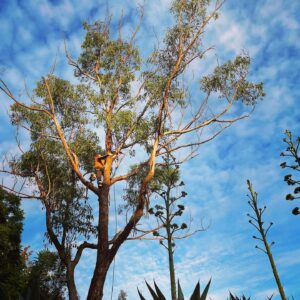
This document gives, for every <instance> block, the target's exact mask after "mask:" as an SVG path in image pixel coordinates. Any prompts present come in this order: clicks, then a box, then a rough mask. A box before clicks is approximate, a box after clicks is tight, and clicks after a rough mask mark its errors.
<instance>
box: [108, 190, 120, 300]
mask: <svg viewBox="0 0 300 300" xmlns="http://www.w3.org/2000/svg"><path fill="white" fill-rule="evenodd" d="M113 192H114V209H115V234H117V232H118V219H117V204H116V187H115V185H114V186H113ZM115 267H116V256H115V257H114V262H113V273H112V283H111V293H110V300H112V299H113V294H114V284H115Z"/></svg>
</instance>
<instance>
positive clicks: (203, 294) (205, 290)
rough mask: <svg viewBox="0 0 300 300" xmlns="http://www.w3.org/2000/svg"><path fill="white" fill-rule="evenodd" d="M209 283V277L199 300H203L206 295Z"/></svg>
mask: <svg viewBox="0 0 300 300" xmlns="http://www.w3.org/2000/svg"><path fill="white" fill-rule="evenodd" d="M210 283H211V279H210V280H209V282H208V283H207V285H206V287H205V289H204V291H203V293H202V295H201V297H200V300H205V299H206V297H207V293H208V290H209V286H210Z"/></svg>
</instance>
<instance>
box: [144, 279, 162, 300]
mask: <svg viewBox="0 0 300 300" xmlns="http://www.w3.org/2000/svg"><path fill="white" fill-rule="evenodd" d="M146 285H147V287H148V290H149V292H150V294H151V296H152V298H153V300H160V299H159V297H158V296H157V295H156V293H155V291H154V290H153V289H152V287H151V286H150V285H149V284H148V282H147V281H146Z"/></svg>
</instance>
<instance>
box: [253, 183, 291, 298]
mask: <svg viewBox="0 0 300 300" xmlns="http://www.w3.org/2000/svg"><path fill="white" fill-rule="evenodd" d="M247 185H248V190H249V192H250V195H248V197H249V199H250V200H249V201H248V203H249V205H250V207H251V208H252V210H253V211H254V213H255V215H254V216H253V215H250V214H247V216H248V217H249V218H250V220H249V223H250V224H251V225H253V226H254V227H255V228H256V229H257V231H258V232H259V233H260V237H257V236H255V235H254V236H253V238H254V239H256V240H259V241H261V242H262V243H263V247H260V246H258V245H256V246H255V248H257V249H259V250H261V251H262V252H264V253H265V254H267V256H268V258H269V261H270V264H271V267H272V271H273V275H274V277H275V280H276V283H277V287H278V291H279V294H280V297H281V299H282V300H286V296H285V293H284V290H283V286H282V284H281V281H280V278H279V275H278V272H277V268H276V265H275V261H274V258H273V255H272V252H271V247H272V246H273V245H274V244H275V243H274V242H271V243H270V244H269V243H268V241H267V235H268V233H269V230H270V228H271V227H272V225H273V223H272V222H271V223H270V224H269V226H268V227H267V229H265V228H264V222H263V221H262V215H263V213H264V212H265V210H266V206H264V207H263V208H259V207H258V206H257V193H256V192H254V191H253V188H252V184H251V182H250V180H247Z"/></svg>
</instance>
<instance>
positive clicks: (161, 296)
mask: <svg viewBox="0 0 300 300" xmlns="http://www.w3.org/2000/svg"><path fill="white" fill-rule="evenodd" d="M154 287H155V290H156V293H157V295H158V298H159V300H166V298H165V296H164V295H163V293H162V292H161V290H160V289H159V288H158V286H157V284H156V282H155V281H154Z"/></svg>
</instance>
